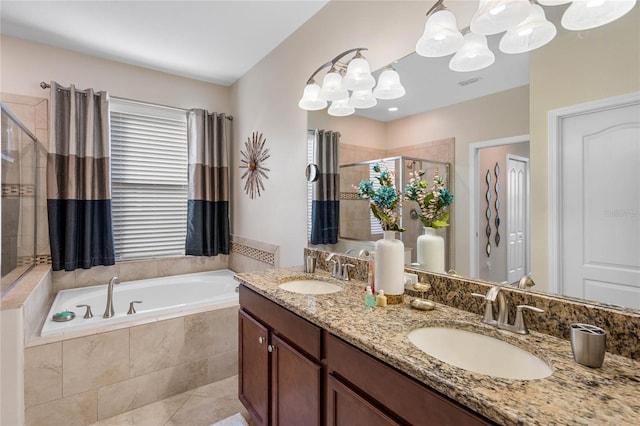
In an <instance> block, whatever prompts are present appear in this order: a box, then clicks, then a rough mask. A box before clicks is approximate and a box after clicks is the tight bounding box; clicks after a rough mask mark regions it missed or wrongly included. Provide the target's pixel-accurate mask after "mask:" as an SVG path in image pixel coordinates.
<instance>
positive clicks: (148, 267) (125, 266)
mask: <svg viewBox="0 0 640 426" xmlns="http://www.w3.org/2000/svg"><path fill="white" fill-rule="evenodd" d="M118 265H119V266H120V275H119V277H120V281H134V280H144V279H148V278H154V277H157V276H158V261H157V260H156V259H150V260H139V261H130V262H120V263H118Z"/></svg>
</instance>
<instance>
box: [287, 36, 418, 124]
mask: <svg viewBox="0 0 640 426" xmlns="http://www.w3.org/2000/svg"><path fill="white" fill-rule="evenodd" d="M363 50H367V49H366V48H364V47H358V48H355V49H350V50H347V51H345V52H342V53H341V54H339V55H338V56H336V57H335V58H333V59H332V60H331V61H329V62H327V63H325V64H322V65H321V66H320V67H319V68H318V69H317V70H316V71H315V72H314V73H313V74H311V77H309V79H308V80H307V85H306V86H305V88H304V92H303V94H302V98H301V99H300V102H298V106H299V107H300V108H302V109H304V110H307V111H317V110H321V109H324V108H326V107H327V105H328V104H329V102H331V105H330V106H329V109H328V111H327V112H328V113H329V115H333V116H336V117H343V116H346V115H351V114H353V113H354V112H355V109H356V108H371V107H374V106H375V105H376V104H377V103H378V99H397V98H400V97H402V96H404V94H405V89H404V87H403V86H402V84H401V83H400V76H399V75H398V72H397V71H395V70H394V69H393V68H388V69H386V70H384V71H383V72H382V73H381V74H380V77H379V78H378V85H377V86H376V80H375V78H374V77H373V75H371V69H370V67H369V63H368V62H367V60H366V59H365V58H364V56H362V53H361V51H363ZM354 52H355V55H354V56H353V57H352V58H351V60H350V61H349V62H347V63H345V62H341V60H342V59H343V58H344V57H345V56H347V55H350V54H352V53H354ZM325 68H329V71H328V72H327V73H326V74H325V76H324V78H323V80H322V86H318V84H317V83H316V82H315V80H314V77H315V76H316V75H317V74H318V73H319V72H320V71H322V70H323V69H325ZM374 86H375V89H374Z"/></svg>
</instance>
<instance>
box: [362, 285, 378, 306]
mask: <svg viewBox="0 0 640 426" xmlns="http://www.w3.org/2000/svg"><path fill="white" fill-rule="evenodd" d="M364 303H365V304H366V305H367V306H369V307H371V308H373V307H375V306H376V298H375V296H374V295H373V291H372V290H371V287H370V286H367V293H366V294H365V295H364Z"/></svg>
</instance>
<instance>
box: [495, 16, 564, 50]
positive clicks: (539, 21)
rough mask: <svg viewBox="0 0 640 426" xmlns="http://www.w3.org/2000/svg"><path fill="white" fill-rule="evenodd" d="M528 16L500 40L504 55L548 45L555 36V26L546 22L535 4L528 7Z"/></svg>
mask: <svg viewBox="0 0 640 426" xmlns="http://www.w3.org/2000/svg"><path fill="white" fill-rule="evenodd" d="M530 10H531V12H530V13H529V16H528V17H527V18H526V19H525V20H524V21H522V22H521V23H520V24H518V25H516V26H515V27H513V28H511V29H510V30H508V31H507V32H506V33H505V35H504V36H502V39H501V40H500V50H502V51H503V52H504V53H523V52H529V51H531V50H534V49H537V48H538V47H541V46H544V45H545V44H547V43H549V42H550V41H551V40H553V38H554V37H555V36H556V33H557V30H556V27H555V25H553V24H552V23H551V22H549V21H547V18H546V16H545V14H544V10H543V9H542V7H541V6H539V5H537V4H532V5H531V6H530Z"/></svg>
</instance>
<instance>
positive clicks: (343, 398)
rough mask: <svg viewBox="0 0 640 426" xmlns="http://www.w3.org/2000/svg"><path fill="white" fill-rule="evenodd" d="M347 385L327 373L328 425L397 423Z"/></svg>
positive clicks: (369, 425) (358, 425)
mask: <svg viewBox="0 0 640 426" xmlns="http://www.w3.org/2000/svg"><path fill="white" fill-rule="evenodd" d="M398 424H399V423H397V422H396V421H394V420H393V419H391V418H390V417H389V416H387V415H386V414H384V413H383V412H382V411H380V410H379V409H378V408H376V407H375V406H374V405H372V404H370V403H369V402H368V401H366V400H365V399H363V398H362V397H361V396H360V395H358V394H357V393H356V392H354V391H353V390H352V389H351V388H349V387H348V386H347V385H345V384H344V383H342V382H341V381H340V380H338V379H337V378H335V377H334V376H333V375H331V374H329V376H328V379H327V425H328V426H378V425H380V426H388V425H398Z"/></svg>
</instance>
